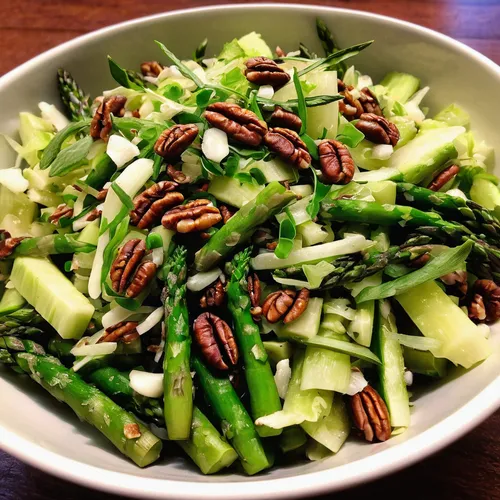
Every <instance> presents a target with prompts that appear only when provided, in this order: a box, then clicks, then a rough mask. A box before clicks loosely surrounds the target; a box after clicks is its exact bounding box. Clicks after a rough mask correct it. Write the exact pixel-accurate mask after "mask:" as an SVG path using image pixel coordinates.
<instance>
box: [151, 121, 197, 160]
mask: <svg viewBox="0 0 500 500" xmlns="http://www.w3.org/2000/svg"><path fill="white" fill-rule="evenodd" d="M197 135H198V127H197V126H196V125H194V124H193V123H190V124H187V125H174V126H173V127H170V128H167V129H165V130H164V131H163V132H162V133H161V134H160V137H158V140H157V141H156V143H155V146H154V150H155V153H156V154H157V155H160V156H162V157H163V158H165V160H167V161H173V160H177V159H178V158H179V157H180V156H181V154H182V153H184V151H186V149H187V148H188V147H189V146H190V145H191V144H192V143H193V141H194V140H195V139H196V137H197Z"/></svg>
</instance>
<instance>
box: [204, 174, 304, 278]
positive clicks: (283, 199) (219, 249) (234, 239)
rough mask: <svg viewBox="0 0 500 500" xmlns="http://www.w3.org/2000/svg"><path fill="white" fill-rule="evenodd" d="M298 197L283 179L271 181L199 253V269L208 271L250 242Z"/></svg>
mask: <svg viewBox="0 0 500 500" xmlns="http://www.w3.org/2000/svg"><path fill="white" fill-rule="evenodd" d="M294 198H295V194H294V193H292V191H287V190H286V188H285V187H284V186H282V185H281V184H280V183H279V182H270V183H269V184H268V185H267V186H266V187H265V188H264V189H263V190H262V191H261V192H260V193H259V194H258V195H257V196H256V197H255V198H254V199H253V200H252V201H250V202H248V203H247V204H245V205H243V207H242V208H240V210H238V212H236V214H234V215H233V216H232V217H231V218H230V219H229V221H228V222H227V223H226V224H224V226H222V228H221V229H219V231H217V233H215V234H214V235H213V236H212V237H211V238H210V239H209V240H208V241H207V243H205V245H204V246H203V247H202V248H201V249H200V250H198V252H196V255H195V259H194V260H195V264H196V268H197V269H198V270H199V271H207V270H208V269H210V268H211V267H213V266H215V265H216V264H217V263H218V262H220V261H221V260H222V258H223V257H224V256H226V255H227V254H229V253H231V252H232V251H233V250H234V248H235V246H236V245H240V244H242V243H245V242H246V241H248V239H249V238H250V237H251V236H252V233H253V231H254V229H255V228H256V227H257V226H259V225H261V224H263V223H264V222H265V221H266V220H268V219H269V218H270V217H272V216H273V215H274V214H276V213H277V212H278V211H279V210H281V209H282V208H283V207H284V206H285V205H286V204H287V203H289V202H290V201H292V200H293V199H294Z"/></svg>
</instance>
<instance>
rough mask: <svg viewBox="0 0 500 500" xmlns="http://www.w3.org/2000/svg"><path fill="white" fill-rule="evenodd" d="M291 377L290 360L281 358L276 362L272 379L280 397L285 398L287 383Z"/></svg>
mask: <svg viewBox="0 0 500 500" xmlns="http://www.w3.org/2000/svg"><path fill="white" fill-rule="evenodd" d="M291 377H292V369H291V368H290V360H289V359H282V360H281V361H278V363H277V364H276V373H275V374H274V381H275V382H276V387H277V388H278V394H279V396H280V398H281V399H285V396H286V393H287V391H288V384H289V383H290V378H291Z"/></svg>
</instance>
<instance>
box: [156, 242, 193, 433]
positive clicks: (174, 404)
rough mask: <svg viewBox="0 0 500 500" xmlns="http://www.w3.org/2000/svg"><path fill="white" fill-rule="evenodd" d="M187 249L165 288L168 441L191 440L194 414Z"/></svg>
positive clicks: (180, 250) (178, 252)
mask: <svg viewBox="0 0 500 500" xmlns="http://www.w3.org/2000/svg"><path fill="white" fill-rule="evenodd" d="M186 274H187V268H186V249H185V248H184V247H181V246H180V247H177V248H176V249H175V251H174V253H173V255H172V261H171V264H170V269H169V270H168V273H167V279H166V284H165V289H166V292H167V298H166V300H165V326H166V330H167V341H166V346H165V360H164V366H163V370H164V382H163V385H164V389H165V396H164V400H165V423H166V427H167V432H168V436H169V439H171V440H176V441H177V440H183V439H188V438H189V434H190V432H191V420H192V414H193V381H192V379H191V371H190V366H189V358H190V356H191V335H190V332H189V319H188V307H187V302H186Z"/></svg>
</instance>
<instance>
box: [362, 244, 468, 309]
mask: <svg viewBox="0 0 500 500" xmlns="http://www.w3.org/2000/svg"><path fill="white" fill-rule="evenodd" d="M473 246H474V242H473V241H471V240H468V241H466V242H465V243H464V244H463V245H461V246H459V247H455V248H450V249H448V250H445V251H444V252H442V253H441V254H439V255H438V256H437V257H436V258H435V259H433V260H431V261H430V262H429V263H427V264H426V265H425V266H424V267H422V268H420V269H417V270H416V271H413V272H412V273H409V274H406V275H404V276H401V277H400V278H397V279H395V280H393V281H388V282H387V283H382V284H381V285H377V286H370V287H368V288H365V289H364V290H363V291H362V292H361V293H360V294H359V295H358V296H357V297H356V302H357V303H358V304H360V303H361V302H366V301H367V300H376V299H385V298H387V297H394V295H398V294H400V293H404V292H407V291H408V290H411V289H412V288H415V287H416V286H418V285H421V284H422V283H426V282H427V281H431V280H435V279H438V278H439V277H440V276H444V275H445V274H448V273H451V272H453V271H456V270H457V269H462V267H463V266H464V264H465V260H466V259H467V257H468V256H469V253H470V251H471V249H472V247H473Z"/></svg>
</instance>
